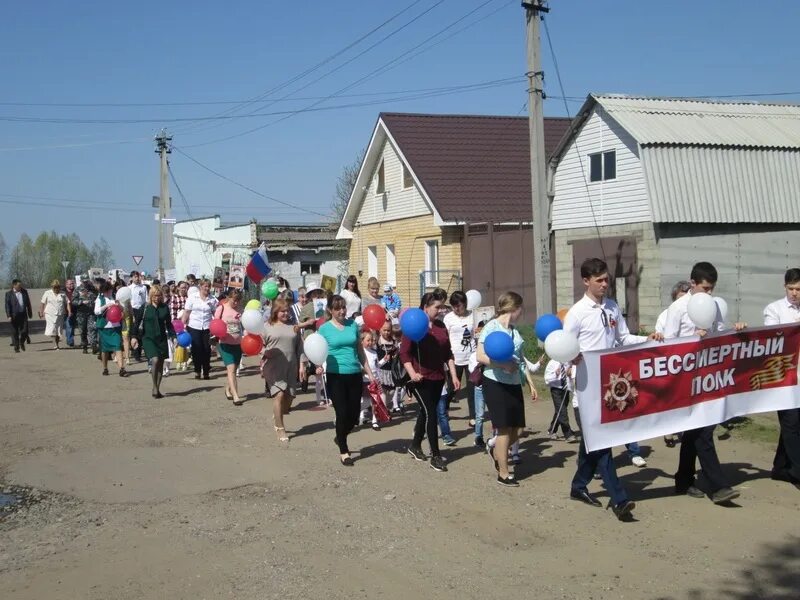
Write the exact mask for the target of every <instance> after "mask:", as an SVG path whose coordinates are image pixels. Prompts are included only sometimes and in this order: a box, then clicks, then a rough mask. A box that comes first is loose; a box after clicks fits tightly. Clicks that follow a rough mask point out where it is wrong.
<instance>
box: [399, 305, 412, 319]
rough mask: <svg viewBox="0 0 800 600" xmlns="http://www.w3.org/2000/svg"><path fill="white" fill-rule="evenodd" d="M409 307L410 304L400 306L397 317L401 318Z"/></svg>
mask: <svg viewBox="0 0 800 600" xmlns="http://www.w3.org/2000/svg"><path fill="white" fill-rule="evenodd" d="M410 308H411V307H410V306H406V307H405V308H401V309H400V312H399V313H397V318H398V319H400V318H402V317H403V315H404V314H406V312H407V311H408V310H409V309H410Z"/></svg>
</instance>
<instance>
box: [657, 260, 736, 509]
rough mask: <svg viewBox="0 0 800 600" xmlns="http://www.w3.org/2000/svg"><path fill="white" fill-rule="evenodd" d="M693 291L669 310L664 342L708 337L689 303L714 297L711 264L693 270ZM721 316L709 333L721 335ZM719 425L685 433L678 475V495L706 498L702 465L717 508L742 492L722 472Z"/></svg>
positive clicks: (691, 279) (676, 482) (699, 265)
mask: <svg viewBox="0 0 800 600" xmlns="http://www.w3.org/2000/svg"><path fill="white" fill-rule="evenodd" d="M689 281H690V283H691V286H692V287H691V288H690V289H689V293H688V294H686V295H684V296H682V297H681V298H678V299H677V300H675V302H673V303H672V304H671V305H670V307H669V309H668V310H667V318H666V322H665V323H664V339H667V340H670V339H674V338H680V337H688V336H693V335H699V336H700V337H704V336H706V335H707V334H708V333H709V331H707V330H704V329H698V328H697V326H696V325H695V324H694V323H693V322H692V320H691V318H689V301H690V300H691V298H692V296H693V295H694V294H697V293H701V292H703V293H706V294H711V292H713V291H714V287H716V285H717V269H716V268H715V267H714V265H712V264H711V263H709V262H699V263H696V264H695V265H694V266H693V267H692V272H691V275H690V276H689ZM745 327H746V324H745V323H736V325H735V328H736V330H737V331H739V330H741V329H744V328H745ZM723 329H724V325H723V323H722V315H721V314H720V312H719V309H717V318H716V320H715V321H714V323H713V325H712V326H711V328H710V331H722V330H723ZM716 427H717V426H716V425H707V426H705V427H699V428H697V429H691V430H689V431H684V432H683V437H682V439H681V452H680V459H679V461H678V471H677V472H676V473H675V493H676V494H685V495H687V496H689V497H691V498H703V497H704V496H705V494H704V493H703V492H702V491H701V490H700V489H699V488H697V487H695V485H694V483H695V471H696V464H695V462H696V460H699V461H700V468H701V469H702V470H703V475H705V478H706V479H707V480H708V482H709V484H710V486H711V492H710V497H711V501H712V502H714V504H723V503H725V502H730V501H731V500H733V499H734V498H738V497H739V492H737V491H735V490H733V489H732V488H731V486H730V484H729V483H728V480H727V478H726V477H725V474H724V473H723V472H722V465H721V464H720V462H719V457H718V456H717V449H716V447H715V446H714V429H716Z"/></svg>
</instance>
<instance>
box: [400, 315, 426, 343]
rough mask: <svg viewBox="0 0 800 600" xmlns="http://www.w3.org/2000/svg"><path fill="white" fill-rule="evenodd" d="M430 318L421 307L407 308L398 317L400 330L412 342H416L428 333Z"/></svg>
mask: <svg viewBox="0 0 800 600" xmlns="http://www.w3.org/2000/svg"><path fill="white" fill-rule="evenodd" d="M429 323H430V320H429V319H428V315H426V314H425V311H424V310H422V309H421V308H409V309H408V310H407V311H405V312H404V313H403V314H402V316H401V317H400V330H401V331H402V332H403V335H404V336H406V337H407V338H408V339H410V340H411V341H412V342H418V341H420V340H421V339H422V338H424V337H425V336H426V335H428V326H429Z"/></svg>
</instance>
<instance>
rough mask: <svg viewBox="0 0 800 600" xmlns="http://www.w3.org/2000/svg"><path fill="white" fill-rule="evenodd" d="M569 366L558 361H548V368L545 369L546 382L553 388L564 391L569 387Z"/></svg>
mask: <svg viewBox="0 0 800 600" xmlns="http://www.w3.org/2000/svg"><path fill="white" fill-rule="evenodd" d="M569 368H570V366H569V365H565V364H564V363H560V362H558V361H557V360H549V361H547V366H546V367H545V368H544V382H545V384H546V385H548V386H549V387H552V388H558V389H560V390H561V389H564V388H565V387H568V385H567V381H568V379H569V376H568V372H569Z"/></svg>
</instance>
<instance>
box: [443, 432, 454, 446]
mask: <svg viewBox="0 0 800 600" xmlns="http://www.w3.org/2000/svg"><path fill="white" fill-rule="evenodd" d="M442 442H443V443H444V445H445V446H455V445H456V440H455V438H454V437H453V436H452V435H444V436H442Z"/></svg>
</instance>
